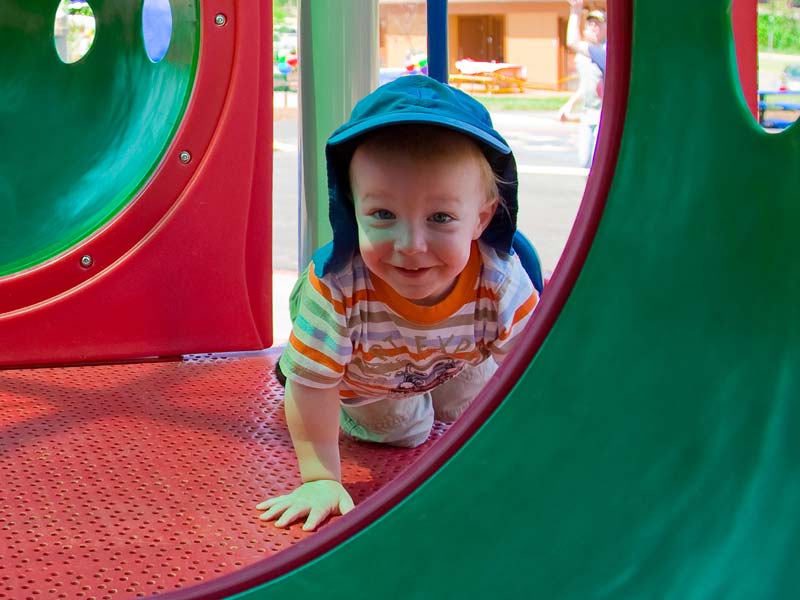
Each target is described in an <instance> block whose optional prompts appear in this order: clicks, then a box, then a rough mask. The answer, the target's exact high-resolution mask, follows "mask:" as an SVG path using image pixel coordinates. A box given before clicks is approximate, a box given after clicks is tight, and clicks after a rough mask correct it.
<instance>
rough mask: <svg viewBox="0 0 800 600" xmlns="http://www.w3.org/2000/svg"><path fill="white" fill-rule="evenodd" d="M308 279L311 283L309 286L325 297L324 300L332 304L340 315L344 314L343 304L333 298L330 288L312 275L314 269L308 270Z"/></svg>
mask: <svg viewBox="0 0 800 600" xmlns="http://www.w3.org/2000/svg"><path fill="white" fill-rule="evenodd" d="M308 281H309V283H310V284H311V286H312V287H313V288H314V289H315V290H317V292H318V293H319V294H320V296H322V297H323V298H325V300H327V301H328V302H329V303H330V305H331V306H333V310H335V311H336V312H337V313H339V314H340V315H343V314H345V311H344V304H342V303H341V302H339V301H336V300H334V299H333V294H331V290H330V289H329V288H328V286H327V285H325V284H324V283H322V281H320V279H319V278H318V277H317V276H316V275H314V269H309V270H308Z"/></svg>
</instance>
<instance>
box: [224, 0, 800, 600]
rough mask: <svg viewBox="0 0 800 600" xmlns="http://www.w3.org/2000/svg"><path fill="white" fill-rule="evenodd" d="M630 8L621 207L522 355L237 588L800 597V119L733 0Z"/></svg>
mask: <svg viewBox="0 0 800 600" xmlns="http://www.w3.org/2000/svg"><path fill="white" fill-rule="evenodd" d="M625 4H627V3H624V2H622V1H619V2H615V1H614V0H612V1H611V2H609V16H610V18H611V22H612V27H611V29H610V31H609V35H610V37H611V47H610V49H609V52H610V53H613V51H614V50H615V49H616V50H617V51H618V52H619V51H623V50H624V51H627V50H628V48H625V45H626V44H624V43H621V42H620V40H619V38H618V39H617V40H616V41H615V40H614V39H613V37H614V35H615V33H616V34H617V35H620V36H621V37H624V36H623V35H622V34H627V31H625V32H623V31H622V29H625V28H626V27H628V26H627V25H622V24H620V22H619V21H617V22H616V25H615V24H614V19H615V18H617V19H619V18H622V17H625V15H624V14H623V13H624V12H626V10H627V9H623V8H622V7H623V6H625ZM631 15H632V23H631V25H630V26H631V27H632V37H631V38H630V43H629V45H630V56H631V65H630V68H631V72H630V79H629V96H628V98H627V112H626V113H625V115H624V118H625V121H624V129H622V134H621V139H620V140H619V145H620V147H619V155H618V159H617V162H616V170H615V171H614V172H613V179H612V180H611V181H610V189H609V193H608V197H607V202H606V205H605V209H604V211H603V213H602V217H601V219H600V221H599V226H598V228H597V231H596V235H595V237H594V239H593V240H592V241H591V247H590V248H589V251H588V255H587V257H586V261H585V263H584V264H583V266H582V268H581V269H580V272H579V273H578V274H577V279H576V281H575V285H574V287H573V289H572V290H571V292H570V293H569V297H568V298H566V300H565V303H564V305H563V308H562V309H561V311H560V313H559V314H558V316H557V319H556V320H555V323H554V324H553V326H552V329H551V330H550V331H549V332H546V333H547V336H546V338H545V339H544V341H543V343H542V344H541V346H540V347H539V348H538V349H537V350H538V351H537V352H536V354H535V356H533V355H532V356H531V357H530V359H528V361H529V364H527V365H525V366H526V368H525V369H524V374H522V375H521V377H520V378H519V380H518V381H517V382H516V385H514V386H513V389H511V391H510V393H508V394H507V395H506V397H505V398H504V400H503V401H502V403H500V405H499V407H498V409H497V410H496V411H495V412H494V414H492V416H491V417H490V418H489V419H488V420H487V421H486V422H485V423H484V424H483V425H482V426H481V427H480V429H478V431H477V432H476V433H475V435H474V436H472V437H471V439H469V440H468V441H467V442H466V443H465V444H464V445H463V446H462V447H461V448H460V449H459V450H458V451H457V452H456V453H455V454H454V455H453V456H452V457H451V458H450V460H449V461H448V462H446V463H445V464H444V465H443V466H441V468H439V469H438V470H437V471H436V472H435V473H434V474H433V475H432V476H431V477H430V478H429V479H427V480H426V481H424V483H422V485H420V486H419V487H418V488H417V489H415V490H414V491H413V492H412V493H411V494H410V495H409V496H408V497H406V498H405V499H403V500H402V501H401V502H400V503H399V504H398V505H397V506H395V507H394V508H393V509H391V510H389V511H388V512H387V513H386V514H384V515H383V516H382V517H381V518H379V519H378V520H377V521H375V522H374V523H372V524H371V525H369V526H367V527H366V528H365V529H364V530H362V531H360V532H359V533H357V534H356V535H354V536H352V537H349V538H346V539H344V540H343V541H341V543H337V544H332V545H331V547H330V549H329V550H328V551H327V552H326V553H323V554H322V555H321V556H320V557H318V558H317V559H316V560H314V561H311V562H305V563H298V564H299V565H300V566H296V568H294V569H293V570H289V571H288V572H287V573H286V574H285V575H283V576H282V577H280V578H278V579H275V580H273V581H271V582H269V583H266V584H264V585H262V586H261V587H260V588H255V589H253V590H251V591H249V592H244V593H242V594H240V595H239V596H237V597H240V598H299V597H303V598H326V599H333V598H348V599H351V600H352V599H354V598H364V599H367V598H542V599H547V600H555V599H558V600H564V599H573V598H574V599H579V600H586V599H589V598H613V599H626V600H628V599H631V598H648V599H649V598H660V599H665V598H672V599H676V600H688V599H694V598H708V599H711V598H714V599H716V598H725V599H726V600H731V599H735V598H743V599H756V598H759V599H761V598H770V599H774V598H795V597H797V593H798V589H800V509H799V507H800V480H799V479H798V473H800V260H798V251H797V240H798V237H800V127H798V125H797V124H795V125H794V126H793V127H791V128H790V129H788V130H787V131H785V132H783V133H781V134H770V133H767V132H765V131H764V130H762V129H761V127H760V126H759V125H758V124H757V123H756V122H755V120H754V118H753V116H752V115H751V114H750V113H749V111H748V110H747V108H746V105H745V102H744V99H743V97H742V94H741V91H740V89H739V83H738V76H737V74H736V72H737V71H736V63H735V58H734V49H733V41H732V33H731V19H730V2H729V1H728V0H702V1H697V0H678V1H676V2H672V3H670V4H669V6H665V5H664V3H659V2H653V1H652V0H637V1H636V2H634V3H633V9H632V11H631ZM615 42H616V43H617V45H616V46H615V45H614V44H615ZM625 63H626V60H623V59H622V58H621V57H619V56H618V57H617V58H616V59H615V58H613V57H612V56H610V62H609V77H610V78H611V79H613V78H614V77H618V76H619V75H620V74H619V72H618V71H617V73H616V74H614V73H613V72H612V71H613V70H614V69H615V68H618V67H619V65H622V64H625ZM615 65H616V66H615ZM613 100H614V97H613V92H610V93H609V94H608V96H607V101H611V102H613ZM617 100H618V101H619V100H622V101H624V98H623V99H620V98H617ZM610 133H612V132H610V131H607V132H606V135H609V134H610ZM602 135H603V134H602V133H601V138H602ZM603 142H604V141H603V140H602V139H601V148H600V151H602V149H603V148H609V147H611V146H612V144H610V143H609V141H608V139H606V140H605V145H602V144H603ZM603 166H604V165H602V164H596V167H595V169H600V170H602V168H603ZM612 166H613V164H612ZM606 175H611V173H608V174H606ZM602 177H604V174H603V173H602V172H600V173H598V172H593V173H592V178H590V181H589V188H590V192H589V193H588V195H587V202H588V203H589V206H587V207H585V208H587V209H590V208H591V205H592V203H595V204H596V203H597V202H601V201H602V199H598V198H596V197H592V193H591V189H592V182H593V180H596V179H597V178H602ZM584 217H585V215H584V216H583V217H579V223H578V231H579V235H581V234H585V233H586V228H585V227H584V225H585V223H583V224H582V222H581V219H583V218H584ZM534 241H535V240H534ZM581 241H582V240H580V239H573V240H571V242H570V244H571V246H572V248H571V247H568V248H567V254H568V255H569V254H570V252H572V250H574V246H576V245H577V244H579V243H581ZM568 267H569V265H564V268H565V269H566V268H568ZM559 277H560V274H559V273H556V275H555V277H554V281H553V285H556V286H557V285H558V279H559ZM548 301H550V302H553V301H554V296H551V297H550V298H549V299H548V291H547V290H546V291H545V295H544V300H543V305H542V307H541V310H542V313H546V312H547V306H546V304H547V302H548ZM542 316H544V315H543V314H542ZM536 333H538V332H536V331H535V328H534V331H533V332H532V334H531V335H534V334H536ZM364 508H365V509H366V507H364ZM323 533H324V532H323ZM319 535H322V533H321V534H319Z"/></svg>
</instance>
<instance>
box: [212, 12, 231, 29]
mask: <svg viewBox="0 0 800 600" xmlns="http://www.w3.org/2000/svg"><path fill="white" fill-rule="evenodd" d="M227 22H228V17H226V16H225V15H223V14H222V13H219V14H218V15H217V16H215V17H214V23H216V24H217V26H219V27H222V26H223V25H225V23H227Z"/></svg>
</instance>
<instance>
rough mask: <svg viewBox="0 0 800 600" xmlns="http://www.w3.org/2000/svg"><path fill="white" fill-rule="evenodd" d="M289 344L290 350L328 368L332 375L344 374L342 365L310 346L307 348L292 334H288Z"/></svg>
mask: <svg viewBox="0 0 800 600" xmlns="http://www.w3.org/2000/svg"><path fill="white" fill-rule="evenodd" d="M289 343H290V344H291V345H292V348H294V349H295V350H297V352H299V353H300V354H302V355H303V356H304V357H306V358H308V359H310V360H313V361H314V362H316V363H318V364H320V365H322V366H324V367H327V368H329V369H330V370H331V371H333V372H334V373H337V374H339V375H341V374H342V373H344V367H343V366H342V365H340V364H339V363H337V362H336V361H334V360H333V359H332V358H331V357H330V356H328V355H326V354H323V353H322V352H320V351H319V350H317V349H316V348H312V347H311V346H308V345H306V344H304V343H303V342H301V341H300V340H298V339H297V338H296V337H295V335H294V332H292V333H291V334H289Z"/></svg>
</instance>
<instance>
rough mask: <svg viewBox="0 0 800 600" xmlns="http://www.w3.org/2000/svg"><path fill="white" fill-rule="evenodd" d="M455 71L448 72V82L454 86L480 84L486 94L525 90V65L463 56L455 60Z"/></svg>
mask: <svg viewBox="0 0 800 600" xmlns="http://www.w3.org/2000/svg"><path fill="white" fill-rule="evenodd" d="M456 69H457V70H458V72H457V73H451V74H450V78H449V79H450V83H451V84H453V85H455V86H456V87H461V86H462V85H465V84H466V85H471V86H472V88H473V89H474V87H475V86H476V85H477V86H482V87H483V90H484V91H485V92H486V93H488V94H504V93H509V92H523V91H525V83H526V79H527V69H526V68H525V65H518V64H512V63H503V62H484V61H478V60H472V59H468V58H465V59H463V60H458V61H456Z"/></svg>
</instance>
